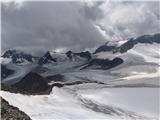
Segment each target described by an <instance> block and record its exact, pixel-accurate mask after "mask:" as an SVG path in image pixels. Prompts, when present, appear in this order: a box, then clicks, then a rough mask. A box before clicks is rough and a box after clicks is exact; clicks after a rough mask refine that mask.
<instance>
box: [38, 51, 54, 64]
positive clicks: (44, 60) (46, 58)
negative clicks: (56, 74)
mask: <svg viewBox="0 0 160 120" xmlns="http://www.w3.org/2000/svg"><path fill="white" fill-rule="evenodd" d="M51 62H57V60H56V59H55V58H52V56H51V54H50V52H47V53H46V54H45V55H44V56H43V57H41V58H40V59H39V61H38V64H39V65H43V64H46V63H51Z"/></svg>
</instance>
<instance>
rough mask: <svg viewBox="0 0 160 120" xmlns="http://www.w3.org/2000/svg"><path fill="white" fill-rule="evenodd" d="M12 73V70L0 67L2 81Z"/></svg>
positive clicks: (3, 66)
mask: <svg viewBox="0 0 160 120" xmlns="http://www.w3.org/2000/svg"><path fill="white" fill-rule="evenodd" d="M13 73H14V70H11V69H8V68H7V67H6V66H5V65H1V78H2V80H3V79H4V78H6V77H8V76H9V75H12V74H13Z"/></svg>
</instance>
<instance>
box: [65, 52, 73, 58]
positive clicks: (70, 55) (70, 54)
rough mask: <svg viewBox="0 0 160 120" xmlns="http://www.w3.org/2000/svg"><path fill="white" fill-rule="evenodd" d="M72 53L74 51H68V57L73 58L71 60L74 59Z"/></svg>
mask: <svg viewBox="0 0 160 120" xmlns="http://www.w3.org/2000/svg"><path fill="white" fill-rule="evenodd" d="M72 54H73V52H72V51H68V52H66V55H67V57H68V58H69V59H71V60H72Z"/></svg>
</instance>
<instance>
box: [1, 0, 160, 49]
mask: <svg viewBox="0 0 160 120" xmlns="http://www.w3.org/2000/svg"><path fill="white" fill-rule="evenodd" d="M157 3H158V2H157ZM157 3H156V2H153V3H150V2H145V3H142V2H136V3H135V2H109V3H107V2H97V3H93V4H92V5H89V4H88V3H82V2H24V3H23V4H22V6H21V7H17V5H16V4H14V3H9V4H7V5H6V4H4V3H3V4H2V50H5V49H12V48H18V49H24V50H28V51H40V52H41V51H44V50H49V49H57V48H67V49H73V50H75V49H77V50H83V49H85V48H93V47H95V46H97V45H99V44H102V43H104V42H105V41H106V40H112V39H113V40H114V39H117V38H118V39H120V38H123V39H124V38H127V37H132V36H139V35H143V34H146V33H155V32H159V27H158V25H159V23H160V16H159V13H158V7H159V6H158V4H157ZM97 24H98V25H100V26H102V27H103V28H104V29H105V31H106V37H104V36H102V34H101V31H99V30H98V29H97V28H96V27H95V25H97Z"/></svg>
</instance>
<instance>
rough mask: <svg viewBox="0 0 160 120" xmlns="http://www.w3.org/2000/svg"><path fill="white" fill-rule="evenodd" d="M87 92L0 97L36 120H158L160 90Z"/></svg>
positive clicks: (61, 90)
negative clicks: (159, 91)
mask: <svg viewBox="0 0 160 120" xmlns="http://www.w3.org/2000/svg"><path fill="white" fill-rule="evenodd" d="M83 87H84V86H83ZM76 88H79V89H76ZM85 88H86V89H83V88H82V89H81V87H80V86H77V87H72V88H70V87H65V88H57V87H54V88H53V90H52V93H51V94H50V95H35V96H33V95H30V96H27V95H22V94H14V93H9V92H4V91H1V96H2V97H3V98H4V99H6V100H7V101H8V102H9V103H10V104H11V105H14V106H16V107H18V108H19V109H20V110H22V111H24V112H25V113H26V114H28V115H29V116H30V117H31V118H32V119H33V120H42V119H45V120H51V119H62V120H71V119H73V120H75V119H80V120H93V119H95V120H100V119H105V120H120V119H125V120H152V119H153V120H156V119H158V115H159V113H158V112H159V111H158V108H157V105H158V102H159V101H158V94H159V93H158V88H155V89H153V88H152V89H150V88H139V89H137V88H124V89H122V88H119V89H118V88H117V89H109V88H97V89H95V87H92V88H91V87H89V88H88V85H86V86H85Z"/></svg>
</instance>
